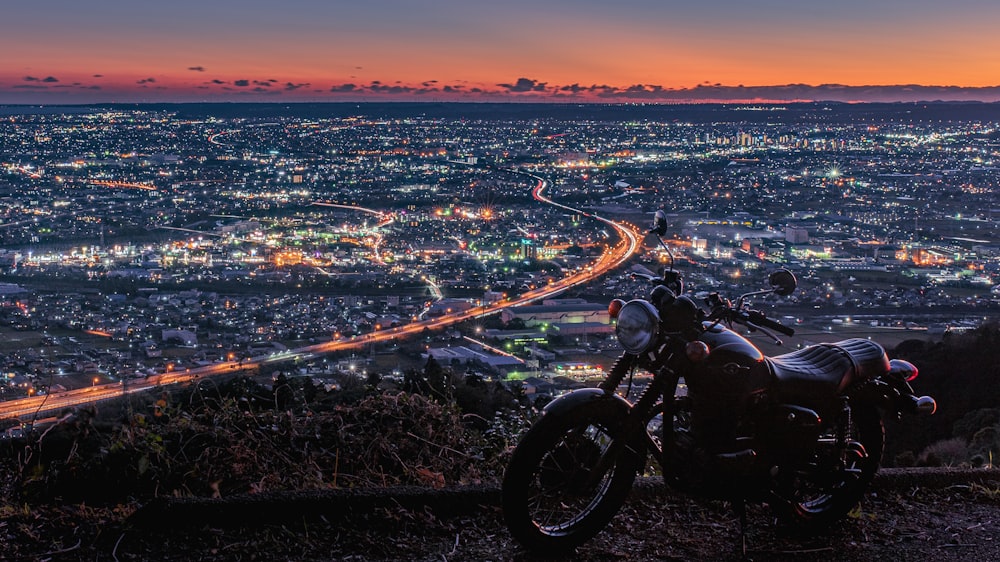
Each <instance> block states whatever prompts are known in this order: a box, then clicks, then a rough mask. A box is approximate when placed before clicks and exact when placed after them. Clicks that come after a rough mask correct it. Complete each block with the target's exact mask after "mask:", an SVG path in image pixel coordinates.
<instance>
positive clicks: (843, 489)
mask: <svg viewBox="0 0 1000 562" xmlns="http://www.w3.org/2000/svg"><path fill="white" fill-rule="evenodd" d="M851 422H852V423H851V424H850V425H851V427H850V428H848V431H849V432H850V433H849V439H850V440H851V446H850V447H849V450H848V453H847V455H848V459H847V464H846V466H845V467H844V469H842V470H839V471H836V472H830V473H827V474H825V475H823V476H820V475H818V474H816V472H817V471H815V470H814V471H812V472H811V473H810V472H809V471H808V470H806V471H802V472H800V474H799V475H798V476H797V477H796V478H795V479H794V483H793V484H792V486H791V489H790V490H789V489H788V488H786V487H783V490H784V491H783V493H780V494H779V495H781V496H783V497H782V501H778V502H775V503H774V504H772V507H773V508H775V512H776V514H777V515H778V516H779V518H780V519H782V520H784V521H785V522H787V523H790V524H792V525H794V526H796V527H799V528H800V529H803V530H806V531H819V530H822V529H824V528H826V527H827V526H829V525H830V524H831V523H833V522H835V521H837V520H839V519H841V518H843V517H844V516H846V515H847V513H848V512H850V511H851V510H852V509H854V507H855V506H856V505H857V504H858V502H860V501H861V499H862V498H863V497H864V495H865V492H866V491H867V490H868V486H870V485H871V483H872V480H873V479H874V478H875V473H876V472H878V468H879V464H880V463H881V461H882V448H883V446H884V444H885V429H884V427H883V425H882V417H881V416H880V415H879V412H878V410H877V409H876V408H875V407H874V406H872V405H868V404H861V405H856V406H854V407H853V408H852V412H851ZM822 452H823V450H822V448H820V449H819V453H818V456H817V460H818V461H819V462H818V463H817V464H818V465H819V466H824V465H828V464H829V463H824V462H822V460H821V459H820V458H819V456H820V455H822Z"/></svg>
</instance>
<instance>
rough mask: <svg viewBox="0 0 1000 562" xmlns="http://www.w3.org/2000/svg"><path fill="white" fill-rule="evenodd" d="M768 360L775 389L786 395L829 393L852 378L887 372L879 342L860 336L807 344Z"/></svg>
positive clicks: (870, 376) (835, 390) (832, 392)
mask: <svg viewBox="0 0 1000 562" xmlns="http://www.w3.org/2000/svg"><path fill="white" fill-rule="evenodd" d="M769 362H770V364H771V370H772V372H774V376H775V379H777V386H778V389H779V391H780V392H781V394H782V395H787V396H789V397H792V396H806V397H810V396H811V397H823V396H833V395H836V394H838V393H840V392H842V391H843V390H844V389H845V388H847V387H848V386H850V385H851V383H853V382H855V381H864V380H868V379H871V378H873V377H876V376H879V375H884V374H885V373H888V372H889V357H888V356H887V355H886V353H885V350H884V349H883V348H882V346H881V345H879V344H877V343H875V342H873V341H870V340H864V339H860V338H852V339H849V340H843V341H839V342H837V343H821V344H816V345H811V346H809V347H805V348H802V349H800V350H798V351H793V352H791V353H786V354H784V355H778V356H776V357H771V358H770V360H769Z"/></svg>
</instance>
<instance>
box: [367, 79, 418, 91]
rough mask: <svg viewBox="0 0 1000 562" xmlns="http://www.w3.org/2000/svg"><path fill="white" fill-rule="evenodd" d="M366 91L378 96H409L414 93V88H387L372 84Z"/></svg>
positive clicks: (377, 83) (398, 86) (384, 85)
mask: <svg viewBox="0 0 1000 562" xmlns="http://www.w3.org/2000/svg"><path fill="white" fill-rule="evenodd" d="M368 89H369V90H371V91H373V92H376V93H379V94H410V93H413V92H415V91H416V88H413V87H411V86H400V85H399V84H397V85H395V86H388V85H386V84H382V83H380V82H372V83H371V85H369V86H368Z"/></svg>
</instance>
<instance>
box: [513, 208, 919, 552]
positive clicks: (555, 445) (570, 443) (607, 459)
mask: <svg viewBox="0 0 1000 562" xmlns="http://www.w3.org/2000/svg"><path fill="white" fill-rule="evenodd" d="M666 228H667V224H666V215H665V214H664V213H663V212H662V211H659V212H657V213H656V217H655V219H654V222H653V228H652V230H651V231H650V232H651V233H652V234H655V235H656V238H657V240H659V242H660V244H661V245H662V246H663V247H664V248H665V249H666V250H667V252H668V253H669V251H670V250H669V247H667V246H666V244H664V243H663V240H662V238H661V237H662V236H663V235H664V234H665V233H666ZM640 277H644V278H646V279H647V280H649V281H650V282H651V283H652V284H653V285H654V287H653V289H652V292H651V294H650V297H649V299H648V300H644V299H634V300H631V301H629V302H623V301H621V300H618V299H616V300H614V301H612V303H611V305H610V307H609V311H610V313H611V316H612V318H614V319H615V320H616V321H617V325H616V333H617V337H618V340H619V342H620V343H621V345H622V347H623V348H624V353H623V354H622V355H621V356H620V357H619V358H618V359H617V360H616V361H615V363H614V364H613V366H612V367H611V369H610V370H609V372H608V375H607V378H605V379H604V380H603V381H602V382H601V384H600V386H599V387H597V388H586V389H581V390H576V391H573V392H570V393H568V394H566V395H563V396H561V397H559V398H557V399H556V400H554V401H552V402H551V403H549V404H548V405H547V406H546V407H545V409H544V412H543V414H542V416H541V418H540V419H539V420H538V421H537V422H536V423H535V424H534V425H533V426H532V427H531V428H530V429H529V430H528V431H527V433H525V435H524V436H523V437H522V438H521V440H520V442H519V443H518V445H517V448H516V449H515V451H514V453H513V456H512V458H511V461H510V464H509V466H508V467H507V470H506V473H505V474H504V480H503V488H502V499H503V513H504V519H505V521H506V523H507V527H508V528H509V529H510V532H511V534H512V535H513V536H514V537H515V538H516V539H517V541H518V542H520V543H521V544H522V545H523V546H524V547H526V548H528V549H529V550H532V551H536V552H543V553H549V554H552V553H560V552H565V551H568V550H571V549H573V548H575V547H576V546H578V545H580V544H581V543H583V542H584V541H586V540H588V539H590V538H591V537H593V536H594V535H596V534H597V533H598V532H600V531H601V529H603V528H604V526H605V525H607V523H608V522H609V521H610V520H611V519H612V517H614V515H615V513H617V511H618V510H619V508H621V506H622V504H623V503H624V502H625V499H626V496H627V495H628V493H629V490H630V489H631V487H632V483H633V481H634V480H635V478H636V476H637V475H640V474H643V473H644V471H645V468H646V462H647V458H648V457H649V456H650V453H651V454H652V456H653V458H655V459H656V460H657V462H658V464H659V465H660V468H661V472H662V475H663V478H664V480H665V481H666V482H667V483H668V484H669V485H671V486H673V487H675V488H677V489H679V490H682V491H684V492H688V493H693V494H696V495H700V496H704V497H711V498H717V499H726V500H730V501H733V504H734V506H735V507H736V508H737V510H738V511H739V512H740V514H741V516H742V517H741V518H742V520H743V522H744V526H745V510H744V506H745V503H744V502H747V501H754V502H766V503H767V504H768V505H769V506H770V507H771V508H772V510H773V511H774V512H775V514H776V515H777V516H778V517H779V518H781V519H783V520H785V521H788V522H791V523H793V524H797V525H800V526H804V527H819V526H822V525H826V524H828V523H830V522H832V521H834V520H836V519H839V518H841V517H843V516H844V515H845V514H847V513H848V512H849V511H850V510H851V509H852V508H853V507H854V506H855V505H856V504H857V503H858V502H859V501H860V500H861V498H862V496H863V495H864V493H865V491H866V489H867V488H868V486H869V484H870V483H871V482H872V479H873V478H874V476H875V473H876V472H877V471H878V468H879V463H880V461H881V456H882V448H883V441H884V429H883V425H882V417H881V416H882V413H883V412H884V413H885V415H890V416H899V415H901V414H902V413H927V414H931V413H934V411H935V410H936V403H935V402H934V399H933V398H930V397H928V396H922V397H919V398H918V397H916V396H915V395H914V391H913V388H912V387H911V386H910V384H909V381H912V380H913V379H914V378H915V377H916V376H917V369H916V367H914V366H913V365H912V364H910V363H908V362H906V361H902V360H896V359H893V360H891V361H890V360H889V358H888V357H887V355H886V352H885V350H884V349H883V348H882V347H881V346H880V345H878V344H877V343H874V342H872V341H869V340H865V339H848V340H844V341H840V342H838V343H834V344H817V345H811V346H808V347H805V348H802V349H800V350H797V351H794V352H792V353H787V354H784V355H779V356H776V357H766V356H764V354H763V353H761V351H760V350H759V349H757V347H755V346H754V345H753V344H751V343H750V342H749V341H748V340H747V339H745V338H744V337H743V336H741V335H739V334H738V333H736V332H735V331H733V330H732V328H733V326H735V325H739V326H742V327H743V328H742V329H744V330H749V331H752V332H753V331H757V332H761V333H763V334H766V335H767V336H769V337H771V338H772V339H773V340H774V341H775V342H776V343H780V340H779V339H778V337H777V336H776V335H775V334H774V332H779V333H782V334H786V335H793V333H794V331H793V330H792V329H791V328H788V327H786V326H784V325H782V324H781V323H779V322H776V321H774V320H772V319H769V318H767V317H766V315H765V314H763V313H762V312H760V311H757V310H753V309H751V308H750V307H749V304H748V301H747V299H748V297H751V296H755V295H763V294H768V293H775V294H777V295H782V296H786V295H789V294H791V293H792V291H794V289H795V287H796V279H795V276H794V275H793V274H792V273H791V272H789V271H787V270H784V269H782V270H778V271H776V272H774V273H772V274H771V275H770V276H769V279H768V281H769V284H770V285H771V287H770V288H769V289H767V290H762V291H757V292H753V293H748V294H746V295H743V296H741V297H739V299H738V300H737V301H736V303H735V304H733V303H731V302H730V301H728V300H726V299H724V298H723V297H721V296H720V295H718V294H712V295H710V296H709V297H708V298H707V299H706V300H705V304H706V305H707V309H708V310H707V311H706V310H705V309H704V308H702V307H701V306H699V305H698V304H697V303H696V302H695V301H694V300H693V299H692V298H690V297H689V296H687V295H684V291H683V284H682V281H681V277H680V275H679V274H678V272H677V271H675V270H674V267H673V257H672V256H671V264H670V267H669V268H666V269H665V271H664V272H663V274H662V276H653V275H644V276H643V275H640ZM639 370H642V371H644V372H647V373H648V374H650V375H652V377H651V378H649V377H643V379H644V380H645V381H647V382H646V384H645V388H644V389H643V390H641V392H639V396H638V398H637V399H636V400H635V402H634V403H633V402H630V401H629V400H627V399H626V398H624V397H623V396H622V395H621V394H625V395H629V393H628V392H627V391H626V392H621V393H620V391H621V389H622V388H623V387H624V388H627V389H629V390H631V389H632V388H633V386H636V387H638V386H639V385H640V382H639V381H637V380H635V377H634V376H633V375H634V374H635V373H636V372H637V371H639Z"/></svg>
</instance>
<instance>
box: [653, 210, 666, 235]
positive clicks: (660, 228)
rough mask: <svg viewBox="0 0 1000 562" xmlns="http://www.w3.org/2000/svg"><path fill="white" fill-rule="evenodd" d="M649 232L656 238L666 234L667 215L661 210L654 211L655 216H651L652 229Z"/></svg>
mask: <svg viewBox="0 0 1000 562" xmlns="http://www.w3.org/2000/svg"><path fill="white" fill-rule="evenodd" d="M649 231H650V232H652V233H653V234H655V235H657V236H664V235H666V234H667V214H666V213H664V212H663V209H660V210H659V211H656V214H654V215H653V227H652V228H650V229H649Z"/></svg>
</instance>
